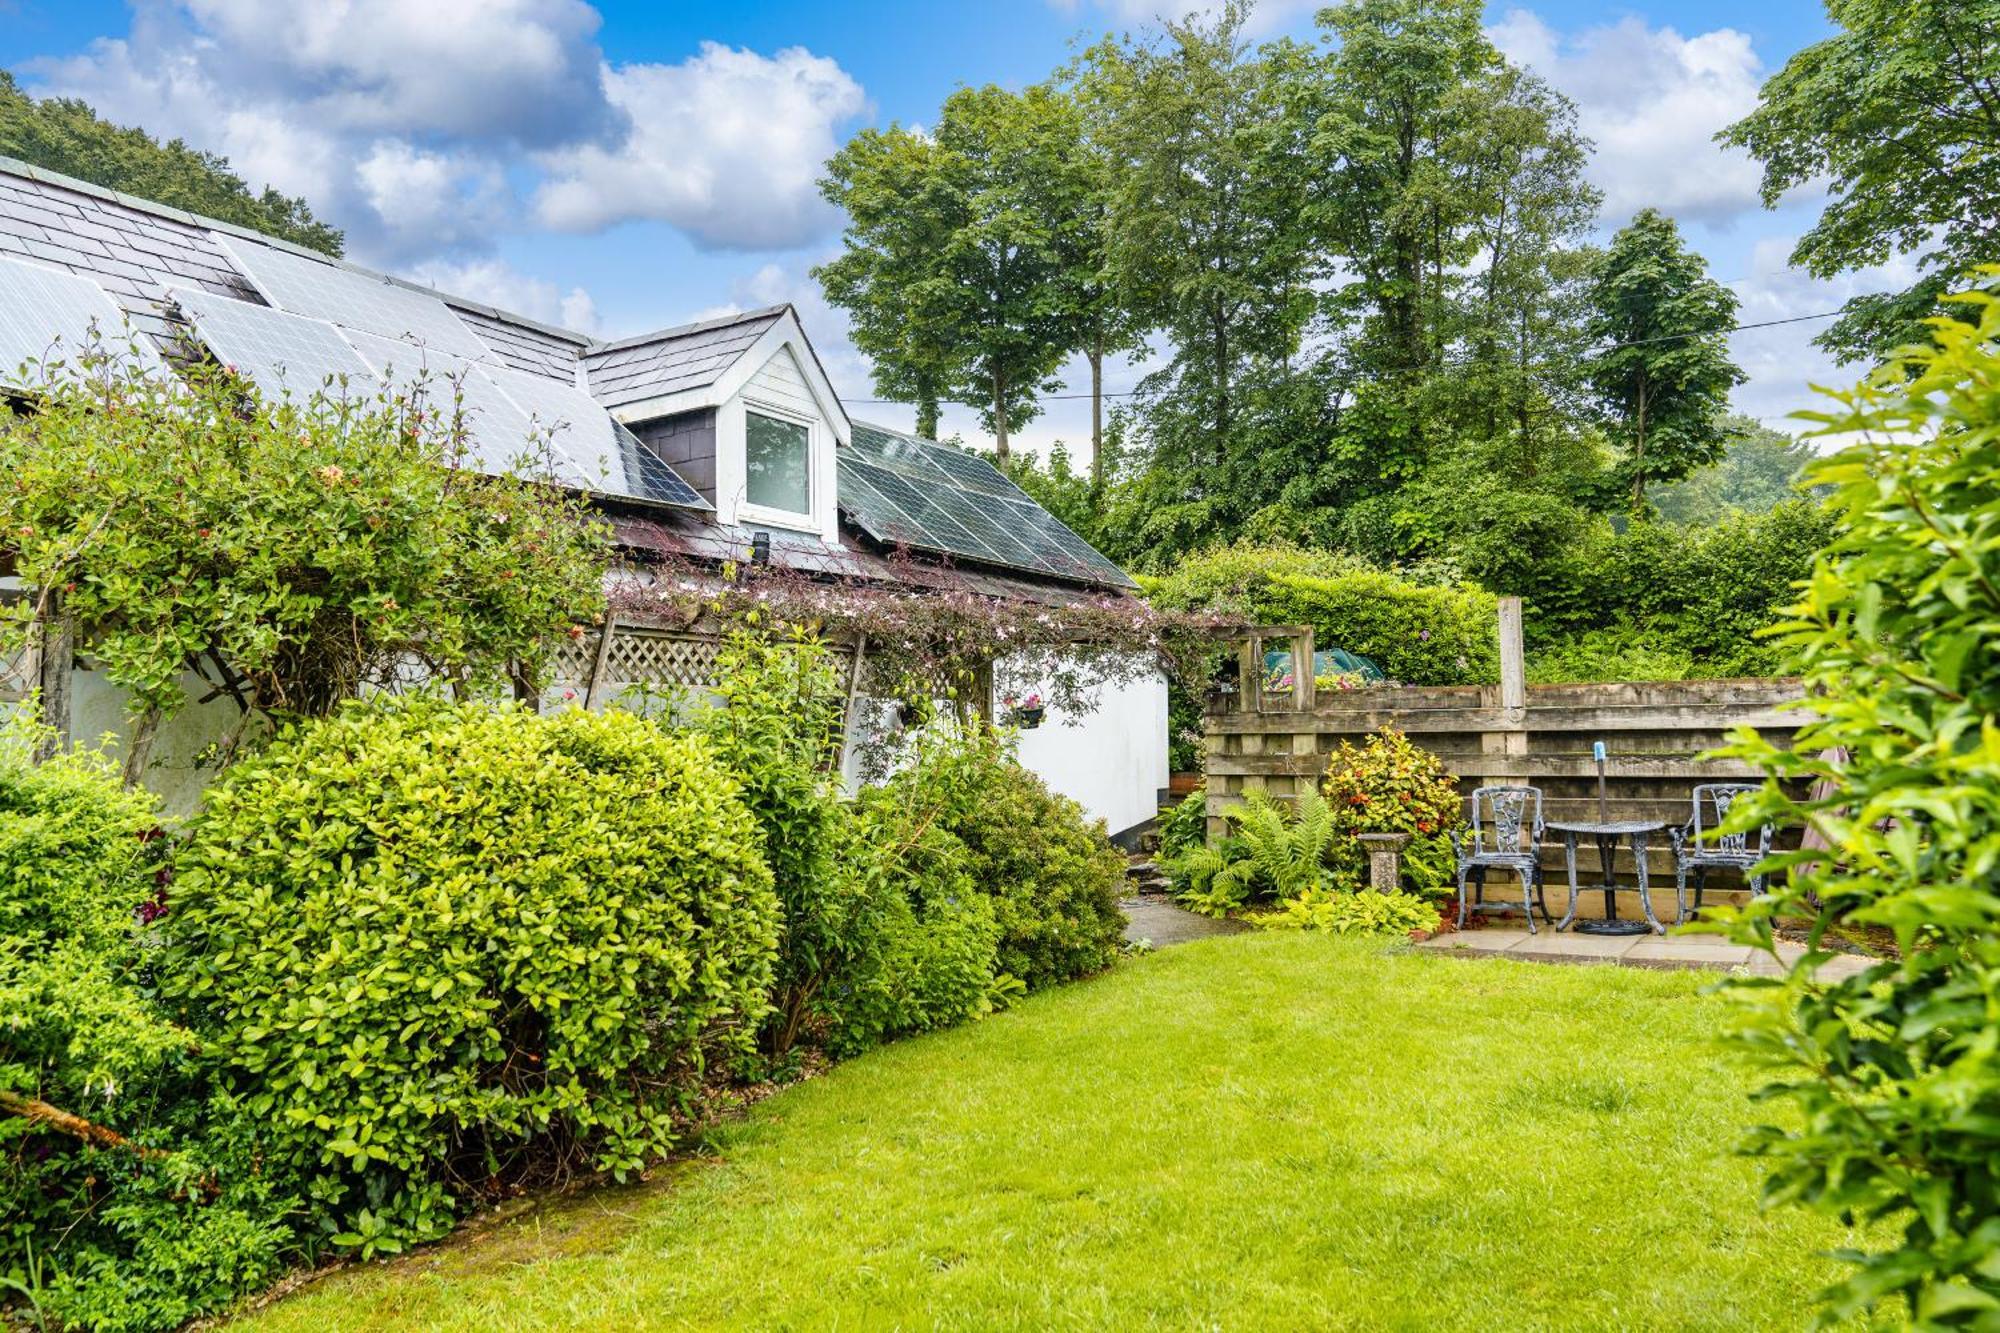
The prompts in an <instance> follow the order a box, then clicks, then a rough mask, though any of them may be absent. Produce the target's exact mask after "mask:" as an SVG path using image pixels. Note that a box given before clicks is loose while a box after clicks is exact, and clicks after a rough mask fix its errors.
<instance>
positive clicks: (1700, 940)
mask: <svg viewBox="0 0 2000 1333" xmlns="http://www.w3.org/2000/svg"><path fill="white" fill-rule="evenodd" d="M1417 947H1418V948H1420V949H1428V950H1430V951H1431V952H1433V953H1441V954H1445V955H1448V956H1456V957H1460V958H1494V957H1502V958H1518V959H1520V960H1522V961H1523V962H1535V963H1569V964H1579V963H1580V964H1595V965H1599V966H1611V965H1616V966H1619V967H1652V968H1714V969H1717V970H1719V971H1729V970H1732V969H1735V968H1743V969H1746V970H1748V971H1749V972H1750V974H1751V975H1753V976H1783V975H1784V974H1785V973H1786V971H1787V970H1789V969H1790V967H1791V965H1792V964H1793V963H1794V962H1795V961H1797V959H1798V958H1799V956H1800V955H1801V954H1803V953H1804V952H1805V950H1804V949H1802V948H1800V947H1799V946H1798V945H1796V944H1784V943H1781V944H1779V945H1778V958H1776V959H1773V958H1772V957H1771V956H1770V955H1769V954H1767V953H1764V952H1762V951H1761V950H1757V949H1752V948H1751V947H1750V946H1748V945H1745V944H1735V943H1732V942H1730V941H1728V940H1725V939H1723V938H1722V937H1720V936H1718V935H1578V934H1576V933H1574V932H1572V931H1554V930H1542V931H1539V932H1537V933H1536V934H1533V935H1530V934H1529V933H1528V932H1527V931H1525V930H1467V931H1454V932H1451V933H1448V934H1444V935H1436V936H1433V937H1432V938H1430V939H1428V940H1425V941H1424V942H1423V943H1421V944H1419V945H1418V946H1417ZM1875 961H1876V960H1875V959H1872V958H1863V957H1860V956H1858V955H1853V954H1837V955H1835V956H1834V957H1832V958H1829V959H1828V960H1827V961H1826V962H1824V963H1822V964H1820V967H1819V976H1820V977H1821V979H1823V980H1827V981H1837V980H1840V979H1842V978H1845V977H1851V976H1853V975H1854V974H1855V973H1857V972H1862V971H1865V970H1866V969H1868V968H1869V967H1872V966H1873V965H1874V964H1875Z"/></svg>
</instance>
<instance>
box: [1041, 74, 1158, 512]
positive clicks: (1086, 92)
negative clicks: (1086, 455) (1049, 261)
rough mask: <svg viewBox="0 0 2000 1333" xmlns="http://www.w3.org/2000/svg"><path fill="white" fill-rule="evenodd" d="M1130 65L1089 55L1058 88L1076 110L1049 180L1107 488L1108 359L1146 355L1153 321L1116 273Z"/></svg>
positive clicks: (1093, 443)
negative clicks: (1120, 120) (1119, 125)
mask: <svg viewBox="0 0 2000 1333" xmlns="http://www.w3.org/2000/svg"><path fill="white" fill-rule="evenodd" d="M1127 69H1128V67H1127V66H1126V65H1125V63H1124V62H1122V61H1119V60H1116V59H1115V58H1114V59H1106V60H1097V59H1093V58H1092V57H1091V56H1089V55H1086V56H1085V57H1083V58H1082V59H1079V60H1077V61H1075V62H1073V63H1072V64H1071V65H1069V66H1068V67H1067V68H1066V69H1064V70H1062V71H1060V72H1059V74H1058V76H1057V81H1056V83H1055V85H1054V87H1055V88H1056V89H1057V90H1058V93H1059V95H1060V96H1061V97H1062V98H1063V99H1064V100H1065V103H1066V105H1067V106H1068V107H1069V108H1071V109H1072V111H1073V118H1072V119H1071V120H1070V121H1069V123H1068V127H1067V133H1068V134H1069V135H1070V138H1069V140H1068V141H1067V142H1066V143H1065V144H1064V146H1063V149H1062V153H1061V161H1062V164H1063V167H1064V169H1063V170H1062V171H1061V172H1060V173H1059V174H1058V175H1057V176H1056V177H1055V178H1053V179H1051V180H1050V181H1049V182H1047V183H1046V184H1045V186H1044V189H1043V197H1044V199H1045V201H1046V203H1047V206H1048V209H1049V212H1050V214H1051V217H1052V221H1053V223H1054V230H1055V238H1056V249H1057V254H1058V257H1059V262H1060V263H1061V266H1062V273H1063V278H1062V283H1061V286H1060V288H1059V289H1058V291H1057V292H1056V293H1055V295H1056V299H1057V300H1058V301H1059V302H1060V318H1061V322H1062V324H1063V326H1064V327H1065V328H1066V329H1067V330H1068V340H1069V344H1070V351H1071V352H1073V353H1077V354H1080V355H1082V357H1083V358H1084V360H1085V361H1086V362H1087V363H1088V364H1089V366H1090V481H1091V486H1092V489H1093V490H1096V491H1102V490H1103V488H1104V484H1105V472H1106V468H1105V464H1106V462H1107V458H1106V453H1105V442H1104V361H1105V358H1106V357H1108V356H1115V355H1120V354H1123V353H1130V352H1143V351H1144V349H1145V335H1146V332H1147V326H1146V319H1145V316H1144V315H1143V313H1142V312H1141V311H1139V310H1138V309H1136V308H1135V307H1134V306H1133V304H1132V303H1131V302H1130V301H1129V300H1128V299H1127V298H1126V293H1125V291H1124V290H1123V289H1122V288H1121V286H1120V284H1119V281H1118V277H1117V274H1116V273H1115V272H1114V270H1113V268H1112V251H1111V244H1112V237H1113V231H1112V224H1113V217H1114V212H1113V210H1114V206H1115V203H1116V195H1117V190H1118V182H1119V177H1120V173H1121V172H1122V171H1123V170H1124V169H1125V166H1126V164H1125V163H1123V162H1122V161H1121V160H1120V159H1119V158H1118V157H1117V156H1116V155H1115V152H1114V149H1113V144H1114V143H1115V142H1116V141H1115V139H1114V137H1113V135H1112V134H1111V127H1112V125H1113V123H1114V119H1115V117H1116V116H1117V114H1118V112H1119V109H1120V108H1121V107H1122V106H1123V105H1124V101H1123V99H1124V96H1125V94H1126V92H1127V88H1126V87H1125V85H1124V83H1123V82H1122V76H1123V75H1124V74H1125V73H1126V71H1127Z"/></svg>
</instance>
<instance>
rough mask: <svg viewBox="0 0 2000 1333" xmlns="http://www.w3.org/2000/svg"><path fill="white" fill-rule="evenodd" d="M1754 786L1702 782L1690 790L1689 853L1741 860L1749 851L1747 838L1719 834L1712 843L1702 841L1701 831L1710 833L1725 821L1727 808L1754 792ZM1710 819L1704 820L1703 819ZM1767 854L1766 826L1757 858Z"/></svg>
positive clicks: (1738, 783) (1768, 849) (1761, 834)
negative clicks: (1721, 854) (1725, 855)
mask: <svg viewBox="0 0 2000 1333" xmlns="http://www.w3.org/2000/svg"><path fill="white" fill-rule="evenodd" d="M1757 790H1759V788H1757V787H1756V786H1755V785H1753V784H1750V783H1744V782H1704V783H1702V784H1701V785H1700V786H1698V787H1696V788H1695V789H1694V820H1693V823H1692V824H1691V825H1690V826H1689V827H1690V831H1691V833H1692V836H1691V837H1690V838H1689V839H1688V850H1689V851H1690V852H1695V853H1699V852H1705V851H1716V852H1727V853H1731V854H1734V855H1737V856H1742V855H1745V854H1747V853H1748V852H1749V851H1750V835H1749V834H1748V833H1747V832H1745V833H1719V834H1716V835H1715V837H1714V838H1713V839H1712V840H1709V841H1704V840H1703V838H1702V834H1703V832H1704V830H1706V831H1711V832H1712V831H1713V830H1714V829H1715V828H1717V827H1718V826H1720V825H1721V824H1722V822H1723V821H1724V820H1725V819H1727V818H1728V817H1729V807H1730V806H1732V805H1734V804H1735V803H1736V800H1737V798H1738V797H1741V796H1747V795H1749V794H1750V793H1751V792H1754V791H1757ZM1711 814H1712V815H1713V818H1712V819H1704V816H1705V815H1711ZM1770 850H1771V826H1770V825H1769V824H1766V825H1765V826H1764V828H1763V830H1762V832H1761V833H1760V834H1759V836H1758V846H1757V855H1758V856H1759V857H1762V856H1764V855H1765V854H1767V853H1768V852H1769V851H1770Z"/></svg>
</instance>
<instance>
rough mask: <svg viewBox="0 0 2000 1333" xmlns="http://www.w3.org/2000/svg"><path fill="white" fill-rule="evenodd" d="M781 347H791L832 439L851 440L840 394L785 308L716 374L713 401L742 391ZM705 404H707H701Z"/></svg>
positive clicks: (721, 400)
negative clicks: (754, 340) (760, 333)
mask: <svg viewBox="0 0 2000 1333" xmlns="http://www.w3.org/2000/svg"><path fill="white" fill-rule="evenodd" d="M781 347H790V348H791V349H792V359H793V360H794V361H796V362H798V366H799V373H800V374H801V375H803V376H804V377H805V381H806V387H807V388H808V389H810V390H812V396H813V401H814V402H815V403H817V404H818V405H819V410H820V415H821V416H823V417H824V418H826V423H827V425H829V426H831V427H832V428H833V438H834V439H835V440H836V441H837V442H839V443H841V444H848V443H850V442H851V441H852V440H853V437H854V428H853V425H852V423H850V422H849V421H848V419H847V409H846V408H844V407H842V406H841V405H840V395H839V394H836V393H835V392H834V391H833V385H832V384H831V383H829V382H828V381H827V378H826V372H825V371H823V370H821V369H820V364H819V357H818V355H816V354H815V353H814V352H813V349H812V344H811V343H810V342H808V341H807V340H806V331H805V329H804V328H802V327H801V326H800V324H799V319H798V316H797V315H796V314H794V313H793V312H792V311H790V310H787V311H786V312H785V313H784V315H783V316H781V317H780V318H779V319H778V321H777V323H775V324H773V325H771V327H770V328H768V329H766V330H764V336H763V337H761V338H759V339H758V340H757V341H756V342H754V343H752V344H750V346H749V347H748V348H747V349H745V351H744V353H743V355H741V356H739V357H737V358H736V360H735V361H734V362H733V363H732V364H731V365H730V367H729V369H727V370H725V371H723V372H722V374H721V375H720V376H718V377H717V378H716V380H715V383H714V385H713V388H714V391H715V393H716V395H717V396H716V399H715V401H716V402H718V403H720V402H723V401H725V400H727V399H730V398H733V397H735V396H736V395H737V394H738V393H740V392H742V390H743V388H744V386H745V385H747V384H749V383H750V380H751V377H752V376H754V375H756V373H757V372H758V371H760V370H762V369H763V368H764V366H765V363H767V362H768V361H770V359H771V358H772V357H774V356H776V355H777V354H778V349H779V348H781ZM703 406H707V404H703Z"/></svg>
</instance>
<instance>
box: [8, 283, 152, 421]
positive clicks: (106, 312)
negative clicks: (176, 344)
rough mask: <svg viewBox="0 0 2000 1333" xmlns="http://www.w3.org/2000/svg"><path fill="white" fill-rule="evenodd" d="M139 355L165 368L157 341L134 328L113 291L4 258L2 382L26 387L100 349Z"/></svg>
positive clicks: (60, 374)
mask: <svg viewBox="0 0 2000 1333" xmlns="http://www.w3.org/2000/svg"><path fill="white" fill-rule="evenodd" d="M128 349H129V352H130V354H131V355H134V356H137V357H138V358H139V362H140V364H141V365H142V366H144V367H145V368H146V369H148V370H159V369H160V358H159V354H158V353H157V352H155V351H154V349H153V345H152V343H151V342H150V341H149V340H148V339H146V338H144V337H142V336H140V335H139V334H137V333H135V332H133V331H132V329H131V327H130V325H129V324H127V322H126V319H125V313H124V312H123V311H122V310H120V309H119V308H118V306H117V304H116V303H115V302H113V301H112V299H111V296H110V293H108V292H106V291H105V290H104V289H103V288H102V287H100V286H98V285H97V284H96V283H94V282H92V281H91V280H90V279H89V278H81V277H78V276H77V275H76V274H74V273H65V272H62V271H61V270H59V269H53V268H43V267H42V266H41V265H39V264H30V263H27V262H25V261H22V260H17V259H6V258H0V386H6V387H10V388H16V389H26V388H32V387H35V386H37V385H39V384H41V383H45V382H47V381H48V380H51V379H61V378H63V377H64V376H65V375H66V374H74V373H75V372H76V370H77V369H78V365H77V357H78V356H79V354H81V353H83V352H85V351H88V350H96V351H101V352H103V353H104V354H106V355H109V356H113V357H119V356H124V355H126V354H127V353H128Z"/></svg>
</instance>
